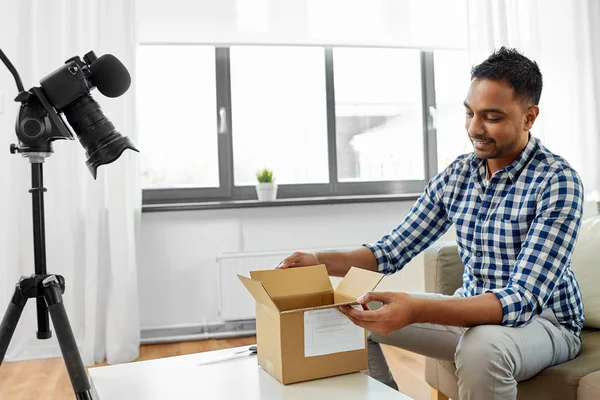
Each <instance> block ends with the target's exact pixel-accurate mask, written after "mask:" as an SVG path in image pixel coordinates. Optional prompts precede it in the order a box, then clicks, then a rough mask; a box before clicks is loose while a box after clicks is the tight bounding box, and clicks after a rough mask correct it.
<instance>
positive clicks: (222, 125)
mask: <svg viewBox="0 0 600 400" xmlns="http://www.w3.org/2000/svg"><path fill="white" fill-rule="evenodd" d="M219 133H227V109H226V108H225V107H220V108H219Z"/></svg>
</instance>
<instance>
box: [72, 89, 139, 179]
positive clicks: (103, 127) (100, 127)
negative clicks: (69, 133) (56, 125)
mask: <svg viewBox="0 0 600 400" xmlns="http://www.w3.org/2000/svg"><path fill="white" fill-rule="evenodd" d="M63 112H64V114H65V117H67V121H68V122H69V124H70V125H71V127H72V128H73V130H74V131H75V133H76V134H77V137H78V138H79V142H80V143H81V145H82V146H83V148H84V149H85V152H86V156H87V161H86V165H87V166H88V168H89V170H90V172H91V173H92V176H93V177H94V179H96V169H97V168H98V167H99V166H100V165H103V164H110V163H111V162H113V161H115V160H116V159H117V158H119V157H120V156H121V154H123V152H124V151H125V150H126V149H131V150H133V151H138V150H137V149H136V148H135V146H134V144H133V142H132V141H131V139H129V138H128V137H127V136H123V135H121V133H119V132H118V131H117V130H116V129H115V126H114V125H113V123H112V122H110V121H109V119H108V118H106V116H105V115H104V113H103V112H102V109H101V108H100V105H99V104H98V103H97V102H96V101H95V100H94V99H93V98H92V96H91V95H90V94H86V95H83V96H80V97H78V98H77V99H76V100H75V101H74V102H73V103H71V104H69V105H68V106H66V107H65V108H64V109H63Z"/></svg>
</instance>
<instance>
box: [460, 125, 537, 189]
mask: <svg viewBox="0 0 600 400" xmlns="http://www.w3.org/2000/svg"><path fill="white" fill-rule="evenodd" d="M538 142H539V141H538V140H537V139H536V138H534V137H533V135H532V134H531V133H530V134H529V141H528V142H527V145H526V146H525V148H524V149H523V151H522V152H521V154H520V155H519V157H517V159H516V160H515V161H513V163H512V164H510V165H509V166H508V167H504V168H501V169H500V171H502V170H504V171H506V175H507V176H508V179H509V180H510V181H511V182H514V180H515V178H516V177H517V176H518V175H519V174H520V173H521V171H522V170H523V169H524V168H525V166H526V165H527V163H528V162H529V160H530V159H531V157H532V155H533V153H534V152H535V150H536V149H537V148H538ZM472 154H473V155H472V160H471V170H472V171H484V172H483V173H484V174H485V168H480V167H483V165H484V164H483V163H484V160H483V159H481V158H479V157H477V156H476V155H475V153H472ZM483 178H484V179H485V176H484V177H483Z"/></svg>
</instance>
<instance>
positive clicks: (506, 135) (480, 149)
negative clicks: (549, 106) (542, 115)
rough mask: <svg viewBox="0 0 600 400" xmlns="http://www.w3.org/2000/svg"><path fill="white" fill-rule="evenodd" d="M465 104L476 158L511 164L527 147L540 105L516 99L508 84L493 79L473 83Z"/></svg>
mask: <svg viewBox="0 0 600 400" xmlns="http://www.w3.org/2000/svg"><path fill="white" fill-rule="evenodd" d="M464 105H465V111H466V120H465V128H466V129H467V133H468V134H469V139H470V140H471V143H473V148H474V151H475V155H476V156H477V157H479V158H481V159H486V160H488V159H499V160H504V161H505V164H506V165H510V164H511V163H512V162H513V161H514V160H515V159H516V158H517V157H518V156H519V154H520V153H521V151H523V149H524V148H525V146H526V145H527V141H528V139H529V138H528V134H527V133H528V132H529V129H531V126H532V125H533V121H535V117H537V113H538V111H539V110H538V108H537V106H528V105H525V104H524V103H523V100H522V99H519V98H516V97H515V93H514V90H513V89H512V88H511V87H510V86H508V83H506V82H504V81H492V80H489V79H474V80H473V81H472V82H471V86H470V87H469V92H468V93H467V98H466V100H465V102H464Z"/></svg>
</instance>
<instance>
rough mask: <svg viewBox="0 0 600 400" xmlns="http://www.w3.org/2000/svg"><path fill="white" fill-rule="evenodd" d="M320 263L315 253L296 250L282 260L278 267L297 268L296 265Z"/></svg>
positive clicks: (303, 265) (304, 265)
mask: <svg viewBox="0 0 600 400" xmlns="http://www.w3.org/2000/svg"><path fill="white" fill-rule="evenodd" d="M317 264H320V262H319V259H318V258H317V256H316V255H315V254H313V253H302V252H300V251H296V252H295V253H294V254H292V255H291V256H289V257H286V258H284V259H283V260H281V262H280V263H279V265H278V266H277V267H276V269H283V268H295V267H307V266H309V265H317Z"/></svg>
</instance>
